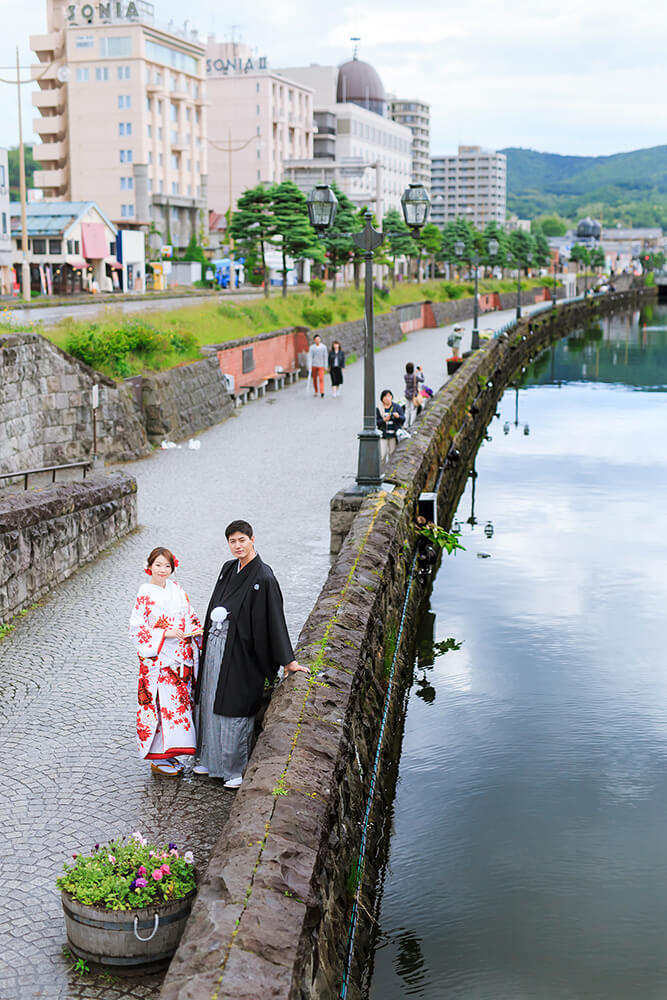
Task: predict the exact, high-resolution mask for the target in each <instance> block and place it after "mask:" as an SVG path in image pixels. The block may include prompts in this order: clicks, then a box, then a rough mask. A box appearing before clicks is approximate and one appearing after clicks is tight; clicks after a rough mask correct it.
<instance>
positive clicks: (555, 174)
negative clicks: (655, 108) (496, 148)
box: [501, 146, 667, 235]
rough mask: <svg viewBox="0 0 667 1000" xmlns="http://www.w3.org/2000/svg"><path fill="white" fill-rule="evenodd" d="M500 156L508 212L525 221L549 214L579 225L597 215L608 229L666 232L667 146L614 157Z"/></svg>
mask: <svg viewBox="0 0 667 1000" xmlns="http://www.w3.org/2000/svg"><path fill="white" fill-rule="evenodd" d="M501 152H503V153H504V154H505V155H506V156H507V208H508V210H509V211H510V212H515V213H516V214H517V215H519V216H521V217H523V218H535V217H537V216H540V215H544V214H547V215H548V216H550V217H553V216H557V217H562V218H563V219H569V220H572V222H576V221H577V220H578V219H581V218H583V217H584V216H586V215H592V216H594V217H595V216H597V217H598V218H599V217H600V216H604V220H605V224H606V225H616V224H620V225H621V226H661V227H662V228H667V146H653V147H651V148H648V149H638V150H633V151H632V152H628V153H616V154H614V155H612V156H559V155H557V154H555V153H538V152H536V151H535V150H532V149H517V148H509V149H503V150H501ZM545 233H546V235H552V234H551V233H548V232H547V231H546V230H545ZM553 235H558V234H557V233H554V234H553Z"/></svg>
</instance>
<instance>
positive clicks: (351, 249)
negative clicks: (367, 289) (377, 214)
mask: <svg viewBox="0 0 667 1000" xmlns="http://www.w3.org/2000/svg"><path fill="white" fill-rule="evenodd" d="M331 188H332V190H333V192H334V194H335V195H336V198H337V199H338V207H337V208H336V215H335V217H334V221H333V225H332V226H331V227H330V228H329V229H328V230H327V231H326V233H325V234H324V237H323V239H322V245H323V247H324V253H325V256H326V260H327V267H328V269H329V271H330V273H331V276H332V277H333V282H334V291H335V290H336V275H337V274H338V272H339V270H340V269H341V267H343V265H344V264H347V262H348V261H350V260H353V259H354V256H355V250H356V247H355V243H354V240H353V239H352V235H351V234H352V233H356V232H358V231H359V230H360V229H361V228H362V222H361V220H360V218H359V216H358V215H357V212H356V209H355V207H354V205H353V204H352V202H351V201H350V199H349V198H348V196H347V195H346V194H345V192H344V191H341V189H340V188H339V187H338V185H337V184H332V185H331Z"/></svg>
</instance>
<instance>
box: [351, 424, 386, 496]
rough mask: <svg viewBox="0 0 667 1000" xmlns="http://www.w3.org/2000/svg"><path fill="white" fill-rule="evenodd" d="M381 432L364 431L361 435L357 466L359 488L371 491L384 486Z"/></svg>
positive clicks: (373, 430)
mask: <svg viewBox="0 0 667 1000" xmlns="http://www.w3.org/2000/svg"><path fill="white" fill-rule="evenodd" d="M380 440H381V437H380V432H379V431H377V430H375V429H372V430H363V431H361V432H360V434H359V464H358V466H357V479H356V482H357V486H359V487H360V488H362V489H365V490H371V489H374V488H377V487H378V486H381V485H382V472H381V461H380Z"/></svg>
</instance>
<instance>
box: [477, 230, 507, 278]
mask: <svg viewBox="0 0 667 1000" xmlns="http://www.w3.org/2000/svg"><path fill="white" fill-rule="evenodd" d="M491 240H495V241H496V243H497V244H498V249H497V250H496V252H495V253H494V254H492V253H490V251H489V243H490V242H491ZM482 243H483V246H482V254H481V257H482V263H483V264H484V266H485V267H500V268H503V267H504V266H505V262H506V261H507V250H508V246H509V244H508V240H507V233H506V232H505V230H504V229H503V228H502V226H500V225H499V224H498V223H497V222H487V224H486V226H485V228H484V233H483V240H482Z"/></svg>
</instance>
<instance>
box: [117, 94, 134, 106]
mask: <svg viewBox="0 0 667 1000" xmlns="http://www.w3.org/2000/svg"><path fill="white" fill-rule="evenodd" d="M131 106H132V98H131V97H130V95H129V94H119V95H118V107H119V108H129V107H131Z"/></svg>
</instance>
